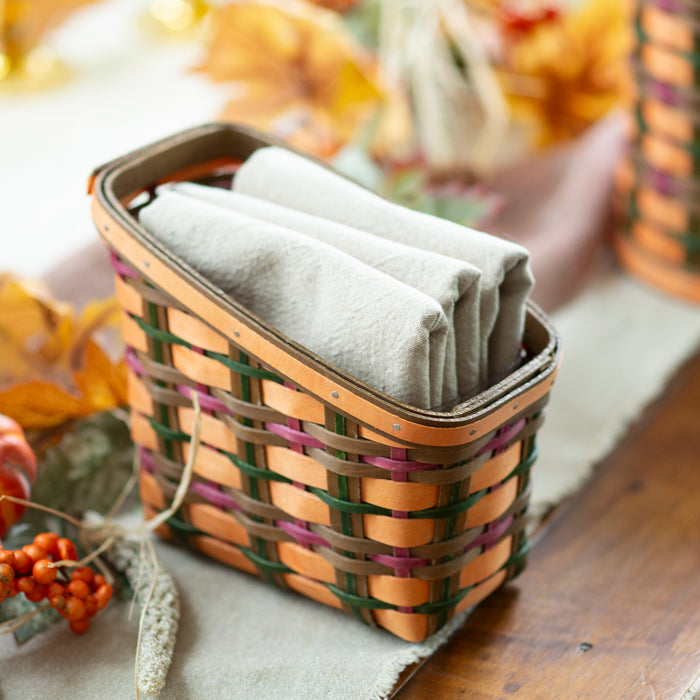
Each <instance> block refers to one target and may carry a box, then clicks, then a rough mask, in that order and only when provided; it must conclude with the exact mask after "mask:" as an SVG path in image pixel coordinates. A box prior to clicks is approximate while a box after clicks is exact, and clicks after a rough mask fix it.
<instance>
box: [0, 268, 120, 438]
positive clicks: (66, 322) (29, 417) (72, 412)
mask: <svg viewBox="0 0 700 700" xmlns="http://www.w3.org/2000/svg"><path fill="white" fill-rule="evenodd" d="M119 317H120V313H119V308H118V306H117V304H116V302H115V300H113V299H107V300H102V301H95V302H91V303H90V304H88V305H87V306H86V307H85V309H84V310H83V311H82V313H81V314H80V315H79V316H78V315H77V314H76V313H75V310H74V308H73V306H72V305H70V304H67V303H64V302H59V301H56V300H55V299H53V298H52V297H51V295H50V293H49V291H48V290H47V289H46V288H45V287H44V286H43V285H41V284H40V283H37V282H32V281H27V280H20V279H17V278H15V277H13V276H11V275H0V357H1V358H2V363H1V364H0V413H4V414H5V415H8V416H10V417H12V418H14V419H15V420H16V421H17V422H18V423H19V424H20V425H22V427H24V428H28V429H30V428H31V429H42V428H48V427H52V426H56V425H60V424H62V423H65V422H66V421H68V420H71V419H73V418H79V417H83V416H87V415H89V414H91V413H94V412H96V411H102V410H107V409H110V408H114V407H115V406H120V405H122V404H124V403H126V367H125V364H124V362H123V360H121V359H119V360H116V361H113V360H112V359H110V357H109V356H108V355H107V353H106V352H105V350H103V349H102V348H101V347H100V345H99V344H98V343H97V342H96V339H97V338H98V336H99V335H100V333H104V332H110V331H114V330H115V329H116V328H118V323H119Z"/></svg>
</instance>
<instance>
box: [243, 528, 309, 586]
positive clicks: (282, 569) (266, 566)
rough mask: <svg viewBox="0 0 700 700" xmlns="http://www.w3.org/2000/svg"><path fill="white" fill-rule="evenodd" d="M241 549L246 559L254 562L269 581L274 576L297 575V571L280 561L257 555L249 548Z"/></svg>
mask: <svg viewBox="0 0 700 700" xmlns="http://www.w3.org/2000/svg"><path fill="white" fill-rule="evenodd" d="M257 539H260V538H257ZM239 549H240V550H241V552H243V554H245V555H246V557H248V559H250V561H252V562H253V564H255V566H257V567H258V568H259V569H261V570H262V573H263V575H264V576H265V578H267V579H270V578H272V574H293V573H295V571H294V570H293V569H290V568H289V567H288V566H287V565H286V564H283V563H282V562H279V561H270V560H269V559H268V558H267V557H264V556H260V555H259V554H256V553H255V552H254V551H253V550H252V549H248V547H239Z"/></svg>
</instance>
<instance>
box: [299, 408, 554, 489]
mask: <svg viewBox="0 0 700 700" xmlns="http://www.w3.org/2000/svg"><path fill="white" fill-rule="evenodd" d="M548 398H549V397H548V396H545V397H544V398H543V399H540V400H539V401H537V402H536V403H533V404H532V405H531V406H528V407H527V408H526V409H525V410H524V411H522V412H521V413H519V414H517V415H514V416H513V422H516V421H517V420H520V419H522V418H526V419H527V418H531V417H534V416H535V415H536V414H538V413H540V412H541V411H542V409H543V408H544V406H545V405H546V404H547V401H548ZM541 422H542V420H541V418H540V419H538V422H537V423H536V424H535V425H533V426H532V427H528V426H526V428H524V429H528V430H530V431H532V432H530V433H529V435H532V434H533V433H534V431H535V430H536V429H537V427H539V425H540V424H541ZM302 425H303V429H304V431H305V432H307V433H308V434H309V435H311V436H312V437H314V438H316V439H317V440H318V441H319V442H322V443H323V444H324V445H328V446H329V447H331V448H333V449H334V450H341V451H342V452H348V453H351V454H356V455H367V456H372V457H388V456H389V454H390V448H389V446H388V445H384V444H382V443H377V442H371V441H369V440H366V439H364V438H352V437H348V436H346V435H337V434H336V433H334V432H331V431H330V430H327V429H326V428H324V427H322V426H320V425H317V424H315V423H309V422H304V423H302ZM495 434H496V431H494V432H492V433H489V434H487V435H485V436H484V437H482V438H480V439H479V440H476V441H474V442H472V443H470V444H469V445H465V446H461V447H456V448H436V447H432V448H425V447H423V448H410V447H409V448H408V449H407V459H408V460H409V461H415V462H426V463H429V464H454V463H455V462H460V461H462V460H468V459H471V458H473V457H474V456H475V455H476V453H477V452H479V451H480V450H481V449H483V448H484V447H485V446H486V445H487V444H488V443H489V442H490V441H491V440H492V439H493V438H494V436H495ZM529 435H528V436H529ZM522 439H523V434H522V433H519V434H518V435H515V436H513V438H511V440H510V442H509V443H508V444H513V443H515V442H518V441H519V440H522ZM338 473H340V472H338ZM419 474H421V472H411V474H410V476H409V478H410V477H411V476H412V477H413V478H420V477H418V475H419ZM411 480H412V479H411ZM432 483H439V482H432ZM447 483H449V482H447Z"/></svg>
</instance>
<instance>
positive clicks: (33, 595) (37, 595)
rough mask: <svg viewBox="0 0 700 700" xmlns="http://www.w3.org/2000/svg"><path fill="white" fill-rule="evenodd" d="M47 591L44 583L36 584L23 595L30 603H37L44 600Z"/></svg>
mask: <svg viewBox="0 0 700 700" xmlns="http://www.w3.org/2000/svg"><path fill="white" fill-rule="evenodd" d="M48 591H49V587H48V586H47V585H46V584H45V583H37V584H36V585H35V586H34V588H32V590H31V591H29V593H25V594H24V597H25V598H26V599H27V600H31V601H32V603H38V602H40V601H42V600H44V598H46V594H47V593H48Z"/></svg>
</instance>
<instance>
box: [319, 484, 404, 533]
mask: <svg viewBox="0 0 700 700" xmlns="http://www.w3.org/2000/svg"><path fill="white" fill-rule="evenodd" d="M309 491H311V493H313V494H315V495H316V496H318V497H319V498H320V499H321V500H322V501H323V502H324V503H325V504H326V505H327V506H330V507H331V508H333V509H334V510H337V511H339V512H340V514H341V524H342V529H343V534H345V535H351V534H352V532H351V526H350V524H349V523H350V514H351V513H359V514H361V515H388V516H389V517H391V511H390V510H387V509H386V508H382V507H381V506H375V505H372V504H371V503H353V502H352V501H348V500H347V497H348V485H347V477H346V476H343V475H341V474H339V475H338V493H339V497H338V498H336V497H335V496H331V495H330V494H329V493H328V492H327V491H324V490H323V489H319V488H315V487H311V486H310V487H309ZM343 516H345V517H346V518H347V519H348V526H347V527H346V525H345V522H344V521H343V520H342V517H343ZM346 530H347V531H346Z"/></svg>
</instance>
